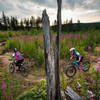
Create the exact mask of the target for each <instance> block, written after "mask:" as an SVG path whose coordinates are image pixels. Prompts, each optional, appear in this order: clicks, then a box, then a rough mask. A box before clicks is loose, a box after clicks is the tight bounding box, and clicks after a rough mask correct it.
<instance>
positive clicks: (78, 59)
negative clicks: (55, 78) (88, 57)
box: [70, 48, 83, 66]
mask: <svg viewBox="0 0 100 100" xmlns="http://www.w3.org/2000/svg"><path fill="white" fill-rule="evenodd" d="M70 51H71V52H72V57H71V58H70V59H72V58H76V65H77V66H78V65H80V62H82V60H83V56H82V55H81V54H80V53H79V52H78V51H76V50H75V48H71V49H70Z"/></svg>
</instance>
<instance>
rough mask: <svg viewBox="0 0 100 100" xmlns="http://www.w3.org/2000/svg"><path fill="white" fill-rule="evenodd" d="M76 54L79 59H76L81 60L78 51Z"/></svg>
mask: <svg viewBox="0 0 100 100" xmlns="http://www.w3.org/2000/svg"><path fill="white" fill-rule="evenodd" d="M76 55H77V56H78V57H79V60H78V61H80V60H81V55H80V53H79V52H76Z"/></svg>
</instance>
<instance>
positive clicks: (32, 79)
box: [0, 45, 100, 82]
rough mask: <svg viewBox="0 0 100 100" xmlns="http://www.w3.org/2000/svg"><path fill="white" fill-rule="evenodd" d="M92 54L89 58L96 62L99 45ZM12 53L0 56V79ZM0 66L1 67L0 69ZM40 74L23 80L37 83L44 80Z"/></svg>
mask: <svg viewBox="0 0 100 100" xmlns="http://www.w3.org/2000/svg"><path fill="white" fill-rule="evenodd" d="M94 52H95V53H90V57H91V61H94V62H95V61H97V58H99V57H100V45H98V46H97V47H96V48H95V49H94ZM11 55H12V53H11V52H9V53H5V54H3V55H0V79H1V77H2V74H3V69H4V68H7V69H8V66H9V63H10V62H11V61H9V59H10V57H11ZM1 65H2V67H1ZM41 73H42V72H41ZM14 74H15V75H14V77H16V78H22V76H21V75H20V74H18V73H14ZM39 74H40V72H39V71H38V72H37V71H33V72H32V73H31V74H29V75H28V77H24V79H25V80H26V81H29V82H37V81H39V80H42V79H45V77H44V76H41V75H39Z"/></svg>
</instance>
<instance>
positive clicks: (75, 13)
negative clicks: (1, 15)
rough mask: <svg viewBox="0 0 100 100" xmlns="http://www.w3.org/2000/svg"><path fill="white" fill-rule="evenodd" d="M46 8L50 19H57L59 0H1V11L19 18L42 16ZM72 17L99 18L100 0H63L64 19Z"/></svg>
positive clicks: (82, 18) (83, 18)
mask: <svg viewBox="0 0 100 100" xmlns="http://www.w3.org/2000/svg"><path fill="white" fill-rule="evenodd" d="M45 8H46V9H47V13H48V15H49V16H50V20H51V21H53V20H54V19H56V14H57V0H0V12H1V11H5V12H6V15H7V16H17V17H18V18H19V19H21V18H26V17H27V18H28V17H30V16H35V17H37V16H41V15H42V11H43V10H44V9H45ZM87 17H88V18H87ZM70 18H73V19H75V20H77V19H81V20H82V21H84V20H86V21H88V20H89V21H90V20H91V19H92V20H91V21H93V19H95V20H98V19H99V18H100V0H62V19H63V20H66V19H70ZM51 23H52V22H51Z"/></svg>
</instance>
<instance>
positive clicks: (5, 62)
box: [0, 52, 45, 83]
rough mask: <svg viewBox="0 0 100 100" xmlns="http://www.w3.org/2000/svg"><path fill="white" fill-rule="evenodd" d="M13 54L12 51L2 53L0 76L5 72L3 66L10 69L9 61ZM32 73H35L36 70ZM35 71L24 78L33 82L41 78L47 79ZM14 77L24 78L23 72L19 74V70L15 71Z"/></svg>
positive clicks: (0, 57) (0, 56)
mask: <svg viewBox="0 0 100 100" xmlns="http://www.w3.org/2000/svg"><path fill="white" fill-rule="evenodd" d="M11 55H12V53H11V52H9V53H5V54H3V55H0V78H1V77H2V74H3V68H6V69H8V66H9V63H10V62H11V61H9V59H10V57H11ZM32 73H34V71H33V72H32ZM35 73H36V72H35ZM35 73H34V74H29V75H28V76H27V77H24V80H25V81H28V82H30V83H32V82H37V81H39V80H43V79H45V77H44V76H40V75H38V74H37V73H36V74H35ZM13 77H14V78H16V79H17V78H22V76H21V74H19V73H18V72H15V73H14V76H13Z"/></svg>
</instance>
